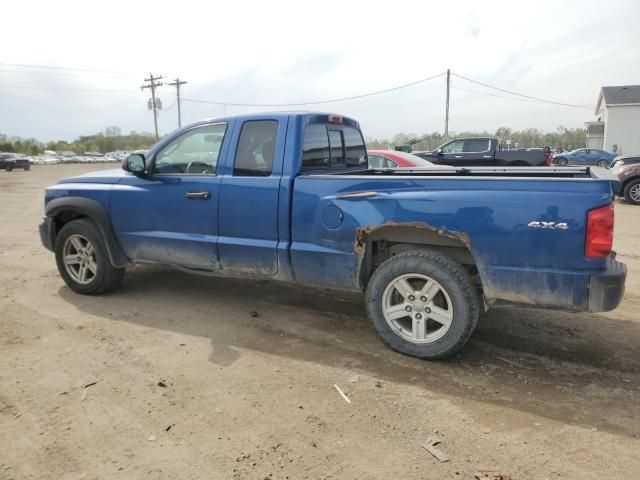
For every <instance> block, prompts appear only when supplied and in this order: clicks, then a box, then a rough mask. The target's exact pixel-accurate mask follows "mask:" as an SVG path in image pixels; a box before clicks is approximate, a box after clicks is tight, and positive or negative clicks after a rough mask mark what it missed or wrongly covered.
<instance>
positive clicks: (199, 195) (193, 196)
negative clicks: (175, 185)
mask: <svg viewBox="0 0 640 480" xmlns="http://www.w3.org/2000/svg"><path fill="white" fill-rule="evenodd" d="M187 198H188V199H189V200H209V199H210V198H211V192H187Z"/></svg>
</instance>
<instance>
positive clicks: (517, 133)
mask: <svg viewBox="0 0 640 480" xmlns="http://www.w3.org/2000/svg"><path fill="white" fill-rule="evenodd" d="M465 137H497V138H499V139H500V140H501V141H502V142H503V143H506V141H507V140H511V148H516V144H517V146H518V148H530V147H551V148H555V147H560V148H563V149H565V150H571V149H575V148H583V147H584V146H585V145H586V141H587V131H586V130H585V129H584V128H565V127H563V126H559V127H558V128H557V129H556V131H555V132H544V131H542V130H538V129H537V128H527V129H525V130H512V129H511V128H508V127H500V128H498V129H497V130H496V131H495V132H493V133H490V132H488V131H486V130H484V131H476V132H472V131H468V132H455V133H451V134H450V135H449V140H451V139H454V138H465ZM414 140H420V141H419V142H417V143H413V141H414ZM366 142H367V147H368V148H370V149H389V148H391V149H393V147H394V146H400V145H409V144H412V146H411V148H412V150H414V151H419V150H435V149H436V148H438V147H439V146H440V145H442V144H443V143H446V142H445V139H444V135H442V134H441V133H439V132H433V133H426V134H423V135H416V134H413V133H409V134H406V133H397V134H396V135H394V136H393V137H392V138H391V140H387V139H375V138H371V137H367V139H366Z"/></svg>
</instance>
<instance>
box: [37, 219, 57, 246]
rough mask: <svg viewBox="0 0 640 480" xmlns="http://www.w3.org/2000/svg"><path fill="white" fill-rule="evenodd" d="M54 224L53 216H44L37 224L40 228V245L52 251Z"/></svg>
mask: <svg viewBox="0 0 640 480" xmlns="http://www.w3.org/2000/svg"><path fill="white" fill-rule="evenodd" d="M53 227H54V225H53V218H51V217H44V218H43V219H42V223H41V224H40V225H39V227H38V230H40V241H41V242H42V245H44V247H45V248H46V249H47V250H51V251H53V237H54V232H55V231H54V228H53Z"/></svg>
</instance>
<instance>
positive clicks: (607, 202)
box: [40, 112, 626, 359]
mask: <svg viewBox="0 0 640 480" xmlns="http://www.w3.org/2000/svg"><path fill="white" fill-rule="evenodd" d="M613 183H614V178H613V177H612V176H611V175H610V174H609V173H608V171H607V170H605V169H599V168H587V167H582V168H578V167H575V168H573V167H568V168H553V167H550V168H545V169H541V168H528V167H515V168H504V167H503V168H496V167H477V168H452V167H433V168H428V169H394V170H391V169H374V168H368V165H367V153H366V147H365V144H364V140H363V137H362V134H361V132H360V128H359V125H358V123H357V122H356V121H354V120H352V119H349V118H346V117H343V116H339V115H332V114H324V113H310V112H278V113H272V114H257V115H244V116H237V117H225V118H218V119H211V120H205V121H201V122H198V123H194V124H191V125H189V126H186V127H184V128H182V129H179V130H177V131H175V132H174V133H172V134H170V135H168V136H167V137H166V138H165V139H163V140H161V141H160V142H159V143H158V144H157V145H155V146H154V147H153V148H151V149H150V150H149V151H148V152H147V153H146V154H144V155H141V154H132V155H130V156H129V157H128V158H127V159H125V160H124V161H123V165H122V169H117V170H108V171H100V172H91V173H88V174H85V175H81V176H78V177H73V178H68V179H65V180H62V181H60V182H59V183H57V184H56V185H53V186H51V187H49V188H47V190H46V195H45V217H44V221H43V223H42V224H41V225H40V235H41V239H42V243H43V244H44V246H45V247H47V248H48V249H50V250H52V251H53V252H55V258H56V262H57V266H58V270H59V272H60V275H61V276H62V278H63V279H64V281H65V282H66V283H67V285H68V286H69V287H70V288H71V289H72V290H74V291H75V292H77V293H81V294H99V293H103V292H106V291H109V290H112V289H114V288H116V287H117V286H119V284H120V283H121V281H122V278H123V275H124V271H125V269H126V268H127V267H128V266H131V265H134V264H160V265H166V266H170V267H175V268H178V269H181V270H184V271H188V272H193V273H199V274H205V275H219V276H235V277H248V278H266V279H273V280H283V281H286V282H296V283H300V284H305V285H311V286H317V287H325V288H327V287H329V288H336V289H346V290H352V291H360V292H364V294H365V298H366V308H367V313H368V316H369V318H370V319H371V321H372V323H373V325H374V327H375V329H376V331H377V332H378V334H379V335H380V337H381V338H382V339H383V340H384V341H385V342H386V343H387V344H388V345H389V346H391V347H392V348H394V349H396V350H398V351H400V352H402V353H405V354H408V355H413V356H417V357H421V358H428V359H437V358H444V357H447V356H449V355H451V354H453V353H455V352H456V351H458V350H459V349H460V348H462V346H463V345H464V344H465V342H466V341H467V339H468V338H469V336H470V335H471V334H472V332H473V330H474V328H475V326H476V323H477V320H478V316H479V314H480V313H481V312H482V311H484V310H486V309H488V308H489V307H490V306H491V305H494V304H499V303H512V304H521V305H526V306H536V307H549V308H561V309H569V310H575V311H591V312H600V311H606V310H611V309H613V308H615V307H616V306H617V305H618V304H619V302H620V300H621V299H622V295H623V291H624V282H625V277H626V267H625V265H624V264H622V263H619V262H617V261H616V260H615V253H613V252H612V250H611V249H612V241H613V206H612V202H613V199H614V196H613V191H614V190H613ZM283 288H286V286H284V287H283Z"/></svg>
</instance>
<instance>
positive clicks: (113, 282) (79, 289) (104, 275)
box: [54, 219, 125, 295]
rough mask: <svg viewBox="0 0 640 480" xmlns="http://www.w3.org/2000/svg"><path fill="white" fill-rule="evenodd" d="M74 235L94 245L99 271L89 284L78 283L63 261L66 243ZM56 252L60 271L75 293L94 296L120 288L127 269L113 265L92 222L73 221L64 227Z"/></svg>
mask: <svg viewBox="0 0 640 480" xmlns="http://www.w3.org/2000/svg"><path fill="white" fill-rule="evenodd" d="M72 235H81V236H82V237H84V238H86V239H87V240H88V241H89V242H90V243H91V244H92V245H93V249H94V257H95V263H96V265H97V269H96V273H95V275H94V277H93V279H92V280H91V281H90V282H89V283H87V284H83V283H79V282H77V281H76V280H75V279H74V278H73V277H72V276H71V275H70V274H69V272H67V269H66V267H65V264H64V261H63V256H64V253H63V252H64V246H65V242H66V241H67V239H68V238H69V237H71V236H72ZM54 250H55V254H56V264H57V265H58V271H59V272H60V275H61V276H62V279H63V280H64V282H65V283H66V284H67V286H68V287H69V288H70V289H71V290H73V291H74V292H76V293H81V294H83V295H94V294H100V293H105V292H108V291H110V290H114V289H115V288H117V287H119V286H120V283H121V282H122V278H123V276H124V271H125V269H124V268H116V267H114V266H113V265H111V262H110V261H109V255H108V253H107V249H106V247H105V244H104V241H103V239H102V236H101V235H100V231H99V230H98V228H97V227H96V225H95V224H94V223H93V222H92V221H91V220H88V219H78V220H73V221H71V222H69V223H67V224H66V225H65V226H64V227H62V229H61V230H60V232H59V233H58V235H57V237H56V242H55V249H54Z"/></svg>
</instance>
